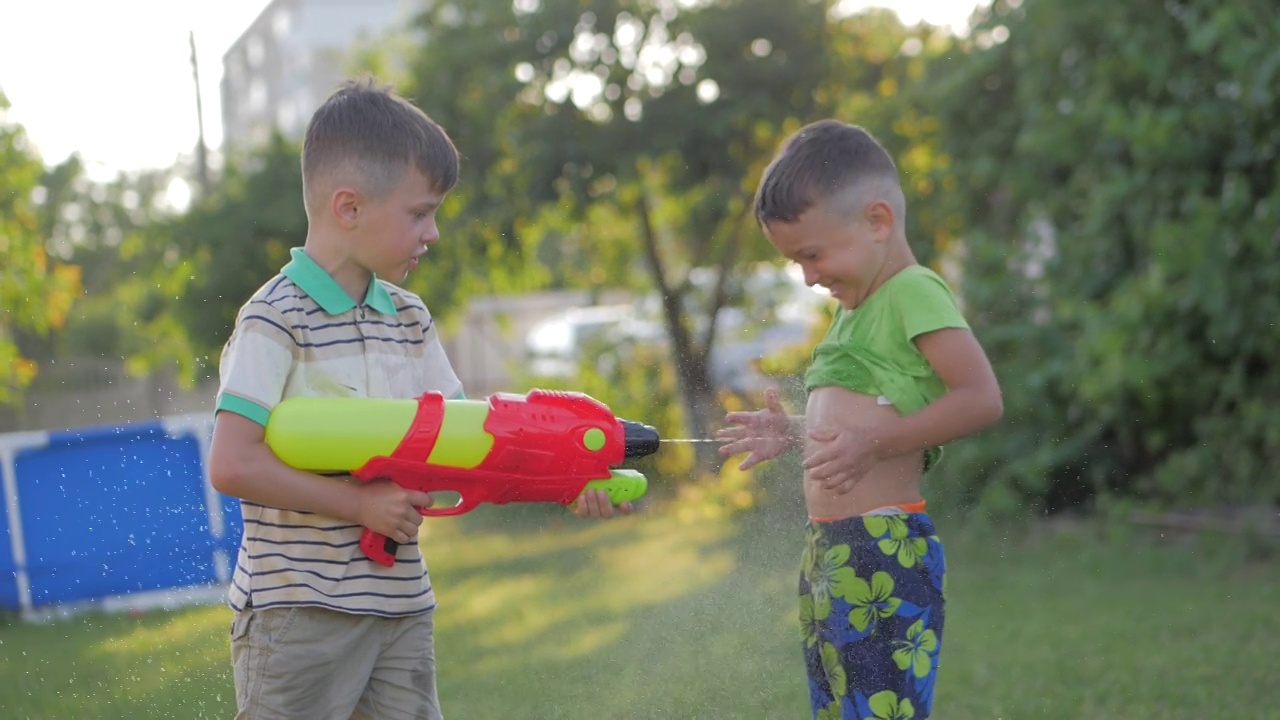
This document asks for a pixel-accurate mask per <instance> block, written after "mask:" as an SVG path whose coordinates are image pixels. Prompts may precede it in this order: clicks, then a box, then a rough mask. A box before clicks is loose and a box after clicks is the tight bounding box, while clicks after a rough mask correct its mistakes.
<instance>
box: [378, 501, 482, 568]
mask: <svg viewBox="0 0 1280 720" xmlns="http://www.w3.org/2000/svg"><path fill="white" fill-rule="evenodd" d="M478 504H479V501H478V500H477V501H471V500H468V499H467V498H466V497H465V496H463V497H462V499H461V500H459V501H458V504H456V505H450V506H449V507H445V508H437V507H435V506H432V507H429V508H424V507H420V508H418V513H419V514H421V515H422V516H423V517H443V516H446V515H461V514H463V513H467V512H471V511H472V510H474V509H475V507H476V505H478ZM360 549H361V550H363V551H364V554H365V555H366V556H368V558H369V559H370V560H372V561H374V562H376V563H378V564H379V565H384V566H386V567H391V566H392V565H395V564H396V553H397V552H399V550H400V543H398V542H396V541H395V540H392V539H391V538H389V537H387V536H386V535H381V534H378V533H376V532H374V531H372V530H370V529H369V528H365V529H364V532H362V533H360Z"/></svg>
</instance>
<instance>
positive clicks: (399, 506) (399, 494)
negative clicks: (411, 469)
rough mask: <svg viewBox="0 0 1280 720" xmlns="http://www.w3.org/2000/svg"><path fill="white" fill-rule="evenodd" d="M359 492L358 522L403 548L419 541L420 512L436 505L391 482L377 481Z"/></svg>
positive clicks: (430, 500) (426, 495)
mask: <svg viewBox="0 0 1280 720" xmlns="http://www.w3.org/2000/svg"><path fill="white" fill-rule="evenodd" d="M359 488H360V495H359V497H360V504H359V507H358V508H357V509H356V517H355V521H356V522H357V523H359V524H360V525H363V526H364V527H366V528H368V529H370V530H372V531H374V532H375V533H378V534H379V535H385V536H387V537H388V538H391V539H392V540H394V541H395V542H398V543H400V544H402V545H403V544H404V543H408V542H412V541H413V539H414V538H416V537H418V526H420V525H422V513H420V512H418V508H429V507H431V505H432V504H433V503H434V502H435V500H434V498H432V497H431V495H430V493H424V492H421V491H419V490H407V489H405V488H402V487H400V486H399V485H397V484H395V483H393V482H391V481H390V480H374V481H373V482H370V483H367V484H363V485H360V486H359Z"/></svg>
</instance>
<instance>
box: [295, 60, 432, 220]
mask: <svg viewBox="0 0 1280 720" xmlns="http://www.w3.org/2000/svg"><path fill="white" fill-rule="evenodd" d="M410 166H412V167H416V168H417V170H418V171H419V172H421V173H422V175H423V176H424V177H426V178H427V180H428V181H429V182H430V183H431V184H432V187H433V189H434V190H436V191H437V192H440V193H447V192H449V191H450V190H452V189H453V187H454V186H455V185H456V184H457V183H458V150H457V148H455V147H454V145H453V141H452V140H450V139H449V135H448V134H447V133H446V132H445V131H444V128H442V127H440V125H439V124H438V123H436V121H434V120H432V119H431V118H430V117H428V116H427V114H426V113H425V112H423V111H422V110H421V109H420V108H418V107H417V106H415V105H413V103H410V102H409V101H408V100H405V99H404V98H402V97H400V96H399V95H396V94H395V93H394V92H392V89H391V87H390V86H387V85H380V84H378V83H377V82H376V81H375V80H374V79H373V78H369V77H366V78H360V79H356V80H348V81H347V82H345V83H343V84H342V85H341V86H340V87H339V88H338V90H337V91H335V92H334V93H333V94H332V95H330V96H329V98H328V99H327V100H325V102H324V104H323V105H321V106H320V108H319V109H318V110H316V111H315V114H314V115H312V116H311V120H310V121H309V122H308V123H307V133H306V137H305V138H304V139H303V141H302V186H303V196H304V198H308V197H309V192H308V187H312V186H314V185H315V184H316V183H317V181H318V180H319V179H320V178H321V177H323V176H325V175H336V176H338V177H341V178H342V180H344V181H347V180H348V178H349V179H350V181H354V182H358V183H359V184H360V188H361V190H362V191H364V192H366V193H368V194H370V195H371V196H373V197H383V196H385V195H386V194H387V193H390V192H391V191H392V190H393V189H394V188H395V185H396V184H397V183H398V182H400V181H401V179H402V178H403V177H404V172H405V170H407V169H408V168H409V167H410ZM343 175H346V176H347V177H342V176H343Z"/></svg>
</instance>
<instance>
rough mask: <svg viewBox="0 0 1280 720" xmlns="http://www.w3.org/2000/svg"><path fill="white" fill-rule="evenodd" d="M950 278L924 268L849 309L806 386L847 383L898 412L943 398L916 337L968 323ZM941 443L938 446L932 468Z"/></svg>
mask: <svg viewBox="0 0 1280 720" xmlns="http://www.w3.org/2000/svg"><path fill="white" fill-rule="evenodd" d="M968 327H969V324H968V323H967V322H966V321H965V319H964V316H963V315H962V314H961V313H960V308H959V307H957V306H956V298H955V295H954V294H953V293H952V292H951V288H949V287H947V283H946V281H944V280H943V279H942V278H941V277H939V276H938V274H937V273H935V272H934V271H932V270H930V269H929V268H927V267H924V266H923V265H912V266H910V267H907V268H906V269H904V270H902V271H901V272H899V273H898V274H897V275H894V276H893V277H891V278H889V280H888V281H887V282H885V284H884V285H881V286H880V287H879V288H878V289H877V290H876V291H875V292H874V293H872V294H871V297H869V298H867V299H866V300H865V301H864V302H863V303H862V305H860V306H858V307H857V308H856V309H854V310H847V309H845V308H844V307H841V308H840V309H839V310H838V311H837V312H836V316H835V318H834V319H833V320H832V321H831V326H830V327H829V328H827V334H826V336H825V337H823V339H822V342H820V343H818V345H817V346H816V347H815V348H814V349H813V358H812V362H811V363H810V365H809V368H808V370H807V371H806V372H805V376H804V385H805V391H806V392H808V391H812V390H813V389H814V388H818V387H824V386H832V385H834V386H836V387H842V388H845V389H848V390H852V391H854V392H858V393H864V394H867V395H883V396H885V397H886V398H888V399H889V402H891V403H893V406H894V407H895V408H897V410H898V412H900V413H902V414H903V415H912V414H915V413H917V412H919V411H920V410H921V409H923V408H924V407H925V406H927V405H928V404H929V403H932V402H933V401H935V400H937V399H938V398H940V397H942V395H943V394H944V393H946V391H947V386H946V384H944V383H943V382H942V378H939V377H938V373H937V372H935V371H934V369H933V367H932V366H931V365H929V361H928V360H925V357H924V355H922V354H921V353H920V349H919V348H917V347H916V345H915V343H914V342H912V340H913V339H914V338H915V337H916V336H918V335H923V334H925V333H928V332H932V331H934V330H941V329H943V328H966V329H967V328H968ZM940 457H941V448H930V449H929V451H928V452H926V454H925V467H926V469H928V468H929V467H932V466H933V465H935V464H936V463H937V461H938V459H939V458H940Z"/></svg>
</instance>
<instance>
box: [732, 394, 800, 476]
mask: <svg viewBox="0 0 1280 720" xmlns="http://www.w3.org/2000/svg"><path fill="white" fill-rule="evenodd" d="M724 421H725V422H726V423H728V424H729V425H730V427H727V428H723V429H721V430H719V431H717V432H716V439H717V440H719V441H721V442H722V443H724V445H721V446H720V454H721V455H723V456H725V457H730V456H733V455H738V454H740V453H744V452H745V453H750V455H748V456H747V458H746V459H745V460H743V461H742V463H741V464H740V465H738V469H740V470H747V469H749V468H751V467H752V466H754V465H758V464H759V463H762V462H764V461H765V460H772V459H773V458H775V457H778V456H779V455H781V454H782V453H784V452H786V451H787V449H788V448H790V447H791V446H792V444H793V443H794V439H793V438H792V437H791V418H790V417H788V416H787V413H786V411H785V410H783V409H782V402H781V401H780V400H779V399H778V391H777V389H776V388H768V389H767V390H765V391H764V407H763V408H761V409H760V410H754V411H751V412H731V413H729V414H727V415H725V417H724Z"/></svg>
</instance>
